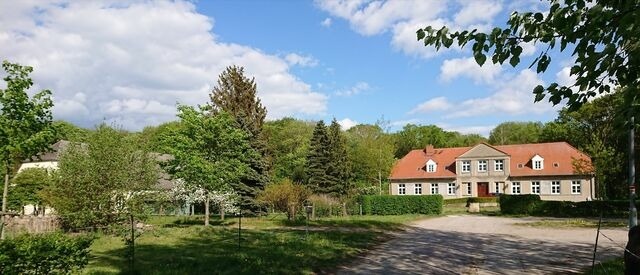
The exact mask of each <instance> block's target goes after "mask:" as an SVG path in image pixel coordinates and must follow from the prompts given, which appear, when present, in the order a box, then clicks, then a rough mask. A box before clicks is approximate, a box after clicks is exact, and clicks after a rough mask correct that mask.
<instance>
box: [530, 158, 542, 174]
mask: <svg viewBox="0 0 640 275" xmlns="http://www.w3.org/2000/svg"><path fill="white" fill-rule="evenodd" d="M531 164H532V165H533V170H542V169H544V159H543V158H542V157H541V156H540V155H535V156H534V157H533V158H531Z"/></svg>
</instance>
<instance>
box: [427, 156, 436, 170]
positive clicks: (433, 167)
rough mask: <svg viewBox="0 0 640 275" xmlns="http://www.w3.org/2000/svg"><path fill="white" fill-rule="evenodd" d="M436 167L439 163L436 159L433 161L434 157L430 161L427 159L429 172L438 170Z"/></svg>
mask: <svg viewBox="0 0 640 275" xmlns="http://www.w3.org/2000/svg"><path fill="white" fill-rule="evenodd" d="M436 167H437V164H436V162H435V161H433V160H432V159H430V160H429V161H427V172H428V173H433V172H435V171H436Z"/></svg>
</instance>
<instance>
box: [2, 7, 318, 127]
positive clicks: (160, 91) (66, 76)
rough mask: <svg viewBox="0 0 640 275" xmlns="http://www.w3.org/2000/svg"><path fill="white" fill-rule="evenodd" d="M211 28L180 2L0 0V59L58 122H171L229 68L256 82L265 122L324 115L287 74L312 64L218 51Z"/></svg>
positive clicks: (250, 51) (221, 46) (240, 50)
mask: <svg viewBox="0 0 640 275" xmlns="http://www.w3.org/2000/svg"><path fill="white" fill-rule="evenodd" d="M212 30H213V19H211V18H208V17H206V16H204V15H202V14H199V13H197V11H196V8H195V6H194V5H193V4H192V3H190V2H186V1H175V2H163V1H142V2H132V3H128V4H122V3H120V2H98V1H86V2H85V1H73V2H69V3H62V4H60V3H57V2H56V3H54V4H50V3H48V2H31V1H3V2H0V48H2V52H0V58H1V59H7V60H11V61H14V62H19V63H22V64H25V65H31V66H34V69H35V70H34V73H33V75H32V76H33V78H34V82H35V83H37V84H38V85H39V86H40V87H44V88H48V89H51V90H52V91H53V93H54V102H55V104H56V107H55V108H54V115H55V116H56V118H57V119H67V120H71V121H73V122H76V123H80V124H81V125H84V126H91V125H92V124H95V123H97V122H100V121H102V120H107V121H116V122H117V123H119V124H122V125H123V126H124V127H126V128H129V129H140V128H142V127H144V126H145V125H148V124H157V123H160V122H163V121H167V120H171V119H174V117H175V104H176V103H177V102H179V103H183V104H190V105H195V104H204V103H206V102H207V101H208V94H209V92H210V91H211V89H212V87H213V85H215V81H216V80H217V76H218V75H219V74H220V73H221V72H222V71H223V70H224V68H225V67H226V66H229V65H232V64H235V65H239V66H244V67H245V69H246V70H245V72H246V74H247V75H248V76H249V77H255V79H256V82H257V85H258V96H259V97H260V98H261V100H262V102H263V103H264V104H265V106H266V107H267V109H268V111H269V113H268V117H269V118H271V119H273V118H279V117H283V116H288V115H295V114H322V113H324V112H325V110H326V106H327V96H326V95H323V94H321V93H318V92H315V91H313V90H312V89H311V86H310V85H308V84H307V83H305V82H304V81H302V80H301V79H299V78H297V77H296V76H295V75H293V74H292V73H291V72H290V67H291V66H293V65H299V66H311V65H313V64H314V63H315V64H317V61H316V60H315V59H313V58H311V57H308V56H306V57H305V56H291V57H290V58H287V57H285V58H281V57H278V56H276V55H269V54H266V53H264V52H262V51H260V50H259V49H255V48H252V47H247V46H243V45H238V44H232V43H222V42H219V41H216V37H215V34H213V32H212ZM79 94H80V95H83V96H80V97H78V95H79Z"/></svg>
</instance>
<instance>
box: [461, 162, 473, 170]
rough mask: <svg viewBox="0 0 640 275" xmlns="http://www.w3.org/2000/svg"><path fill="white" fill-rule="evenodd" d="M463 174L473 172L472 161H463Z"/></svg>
mask: <svg viewBox="0 0 640 275" xmlns="http://www.w3.org/2000/svg"><path fill="white" fill-rule="evenodd" d="M462 172H471V161H470V160H463V161H462Z"/></svg>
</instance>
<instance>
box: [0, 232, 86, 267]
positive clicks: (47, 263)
mask: <svg viewBox="0 0 640 275" xmlns="http://www.w3.org/2000/svg"><path fill="white" fill-rule="evenodd" d="M92 241H93V239H92V238H89V237H71V236H69V235H65V234H62V233H49V234H39V235H29V234H25V235H20V236H18V237H16V238H15V239H9V240H4V241H0V274H71V273H73V272H77V271H79V270H81V269H82V268H84V266H85V265H87V263H88V262H89V246H90V245H91V243H92Z"/></svg>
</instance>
